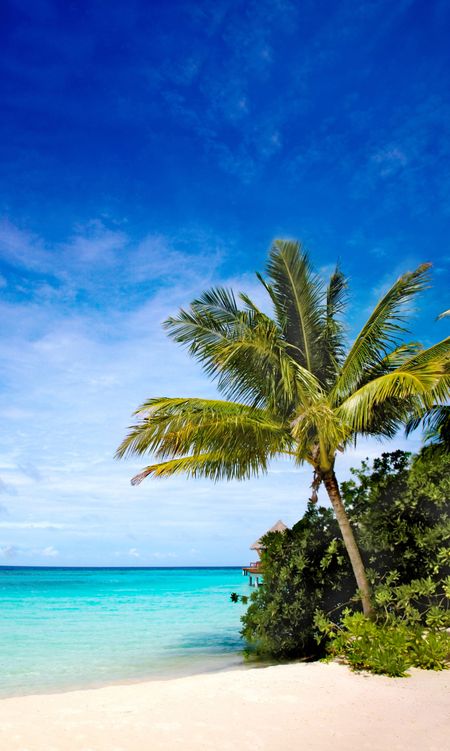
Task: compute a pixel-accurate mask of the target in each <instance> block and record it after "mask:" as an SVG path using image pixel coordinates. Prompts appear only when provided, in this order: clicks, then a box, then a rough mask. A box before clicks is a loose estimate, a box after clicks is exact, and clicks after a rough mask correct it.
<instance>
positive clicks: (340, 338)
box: [318, 267, 348, 385]
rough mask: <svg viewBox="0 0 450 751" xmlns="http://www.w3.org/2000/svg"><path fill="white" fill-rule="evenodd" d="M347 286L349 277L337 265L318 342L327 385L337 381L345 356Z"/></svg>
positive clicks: (321, 377) (332, 277) (327, 292)
mask: <svg viewBox="0 0 450 751" xmlns="http://www.w3.org/2000/svg"><path fill="white" fill-rule="evenodd" d="M347 288H348V281H347V278H346V277H345V275H344V274H343V273H342V271H341V270H340V269H339V268H338V267H336V269H335V271H334V273H333V274H332V275H331V277H330V281H329V283H328V286H327V290H326V305H325V310H324V320H323V323H322V332H321V335H320V340H319V342H318V348H319V349H320V353H321V359H322V362H321V372H320V380H321V381H322V382H323V383H324V384H327V385H329V384H331V383H334V382H335V380H336V375H337V372H338V370H339V367H340V365H341V364H342V362H343V360H344V356H345V347H344V326H343V324H342V320H341V316H342V314H343V312H344V309H345V306H346V302H347Z"/></svg>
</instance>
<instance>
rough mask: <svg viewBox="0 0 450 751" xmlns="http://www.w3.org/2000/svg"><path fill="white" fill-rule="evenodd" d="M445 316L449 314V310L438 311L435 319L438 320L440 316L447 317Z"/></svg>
mask: <svg viewBox="0 0 450 751" xmlns="http://www.w3.org/2000/svg"><path fill="white" fill-rule="evenodd" d="M447 316H450V310H444V312H443V313H439V315H438V317H437V318H436V320H437V321H440V320H441V319H442V318H447Z"/></svg>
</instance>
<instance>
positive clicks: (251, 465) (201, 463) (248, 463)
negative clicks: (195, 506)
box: [131, 453, 267, 485]
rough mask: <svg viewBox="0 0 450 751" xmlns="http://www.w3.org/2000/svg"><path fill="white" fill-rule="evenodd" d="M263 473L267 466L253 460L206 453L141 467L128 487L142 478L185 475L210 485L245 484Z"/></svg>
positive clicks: (249, 457) (137, 483) (253, 458)
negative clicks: (223, 482)
mask: <svg viewBox="0 0 450 751" xmlns="http://www.w3.org/2000/svg"><path fill="white" fill-rule="evenodd" d="M265 472H267V462H265V461H261V460H260V459H259V458H256V457H253V456H247V457H246V458H243V457H236V456H229V457H228V456H224V455H223V453H206V454H198V455H195V456H182V457H179V458H176V459H170V460H168V461H166V462H159V463H157V464H151V465H149V466H148V467H145V469H143V470H142V471H141V472H139V473H138V474H137V475H135V476H134V477H133V478H132V480H131V484H132V485H139V484H140V483H141V482H142V480H144V479H145V478H146V477H150V476H153V477H173V476H174V475H180V474H183V475H186V477H190V478H199V477H205V478H207V479H209V480H213V481H214V482H218V481H219V480H248V479H249V478H250V477H256V476H258V475H260V474H264V473H265Z"/></svg>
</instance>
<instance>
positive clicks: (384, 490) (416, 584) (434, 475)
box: [242, 447, 450, 675]
mask: <svg viewBox="0 0 450 751" xmlns="http://www.w3.org/2000/svg"><path fill="white" fill-rule="evenodd" d="M342 496H343V500H344V504H345V506H346V509H347V512H348V514H349V516H350V518H351V521H352V524H353V527H354V529H355V532H356V536H357V539H358V542H359V545H360V547H361V550H362V553H363V557H364V559H365V563H366V565H367V566H368V571H369V576H370V579H371V582H372V586H373V588H374V601H375V604H376V613H377V617H376V621H375V622H370V621H368V620H367V619H364V618H363V617H362V615H361V614H360V612H358V611H359V609H360V608H359V603H358V596H357V593H356V592H355V589H354V584H353V579H352V576H351V571H350V566H349V562H348V559H347V555H346V553H345V550H344V548H343V545H342V543H341V540H340V535H339V531H338V528H337V524H336V522H335V520H334V517H333V514H332V512H331V510H328V509H323V508H320V507H316V506H313V505H312V504H309V505H308V508H307V511H306V514H305V515H304V517H303V518H302V519H301V520H300V522H298V524H296V525H295V526H294V527H293V529H292V530H288V531H287V532H285V533H283V534H279V533H271V534H268V535H266V537H265V538H264V544H265V551H264V553H263V566H264V586H263V587H261V588H259V589H258V590H257V591H256V592H254V593H253V594H252V596H251V598H250V606H249V608H248V610H247V612H246V614H245V615H244V617H243V630H242V634H243V636H244V637H245V639H246V641H247V643H248V644H249V645H250V648H251V649H253V650H254V651H256V653H257V654H260V655H266V656H271V657H275V658H277V659H282V658H288V659H290V658H300V657H302V658H314V657H318V656H321V655H322V654H324V652H325V651H327V652H328V653H330V654H331V655H341V656H343V657H344V658H345V659H346V660H347V661H348V662H349V663H350V664H351V665H352V666H353V667H355V668H361V667H365V668H368V669H370V670H373V671H374V672H383V673H387V674H389V675H403V674H404V673H405V671H406V670H407V668H408V667H409V666H411V665H416V666H419V667H428V668H436V669H437V668H442V667H443V666H444V664H445V661H446V659H447V658H448V656H449V652H450V636H449V635H448V633H447V632H446V631H445V629H446V628H447V627H449V626H450V619H449V615H448V612H449V611H448V608H449V603H450V548H449V541H450V455H449V454H448V453H445V452H443V451H441V450H439V449H436V448H435V447H433V448H432V449H425V450H424V451H422V452H421V454H419V455H418V456H416V457H413V458H411V457H410V455H409V454H406V453H405V452H401V451H396V452H393V453H391V454H383V455H382V456H381V457H380V458H379V459H375V460H374V462H373V464H372V466H370V465H369V463H368V462H364V463H363V464H362V467H361V468H360V469H358V470H353V479H352V480H350V481H348V482H346V483H343V485H342Z"/></svg>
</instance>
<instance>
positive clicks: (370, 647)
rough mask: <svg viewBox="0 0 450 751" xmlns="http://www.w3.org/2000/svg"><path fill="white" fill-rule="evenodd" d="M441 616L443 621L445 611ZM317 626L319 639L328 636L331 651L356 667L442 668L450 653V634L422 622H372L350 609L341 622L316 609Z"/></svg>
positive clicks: (400, 672) (391, 670)
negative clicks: (336, 621)
mask: <svg viewBox="0 0 450 751" xmlns="http://www.w3.org/2000/svg"><path fill="white" fill-rule="evenodd" d="M440 618H441V620H444V618H445V613H441V616H440ZM315 625H316V628H317V630H318V632H319V634H320V638H322V636H323V635H326V637H327V639H328V644H327V651H328V653H329V654H330V655H331V656H333V657H343V658H344V659H345V661H346V662H347V663H348V664H349V665H350V666H351V667H352V668H353V669H354V670H370V671H371V672H372V673H382V674H385V675H390V676H405V675H406V674H407V672H406V671H407V670H408V668H410V667H418V668H424V669H426V670H443V669H444V668H445V667H446V666H447V662H448V659H449V656H450V634H449V633H448V632H447V631H445V630H438V629H436V628H426V627H424V626H422V625H421V624H420V623H410V622H408V621H401V620H396V619H387V620H385V621H381V622H380V620H378V621H377V622H373V621H370V620H368V619H367V618H364V616H363V615H362V613H353V612H351V611H350V610H348V609H347V610H345V612H344V613H343V616H342V619H341V621H340V623H338V624H336V623H333V622H332V621H330V620H328V619H327V618H325V617H324V616H323V614H322V613H320V612H317V613H316V617H315Z"/></svg>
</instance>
